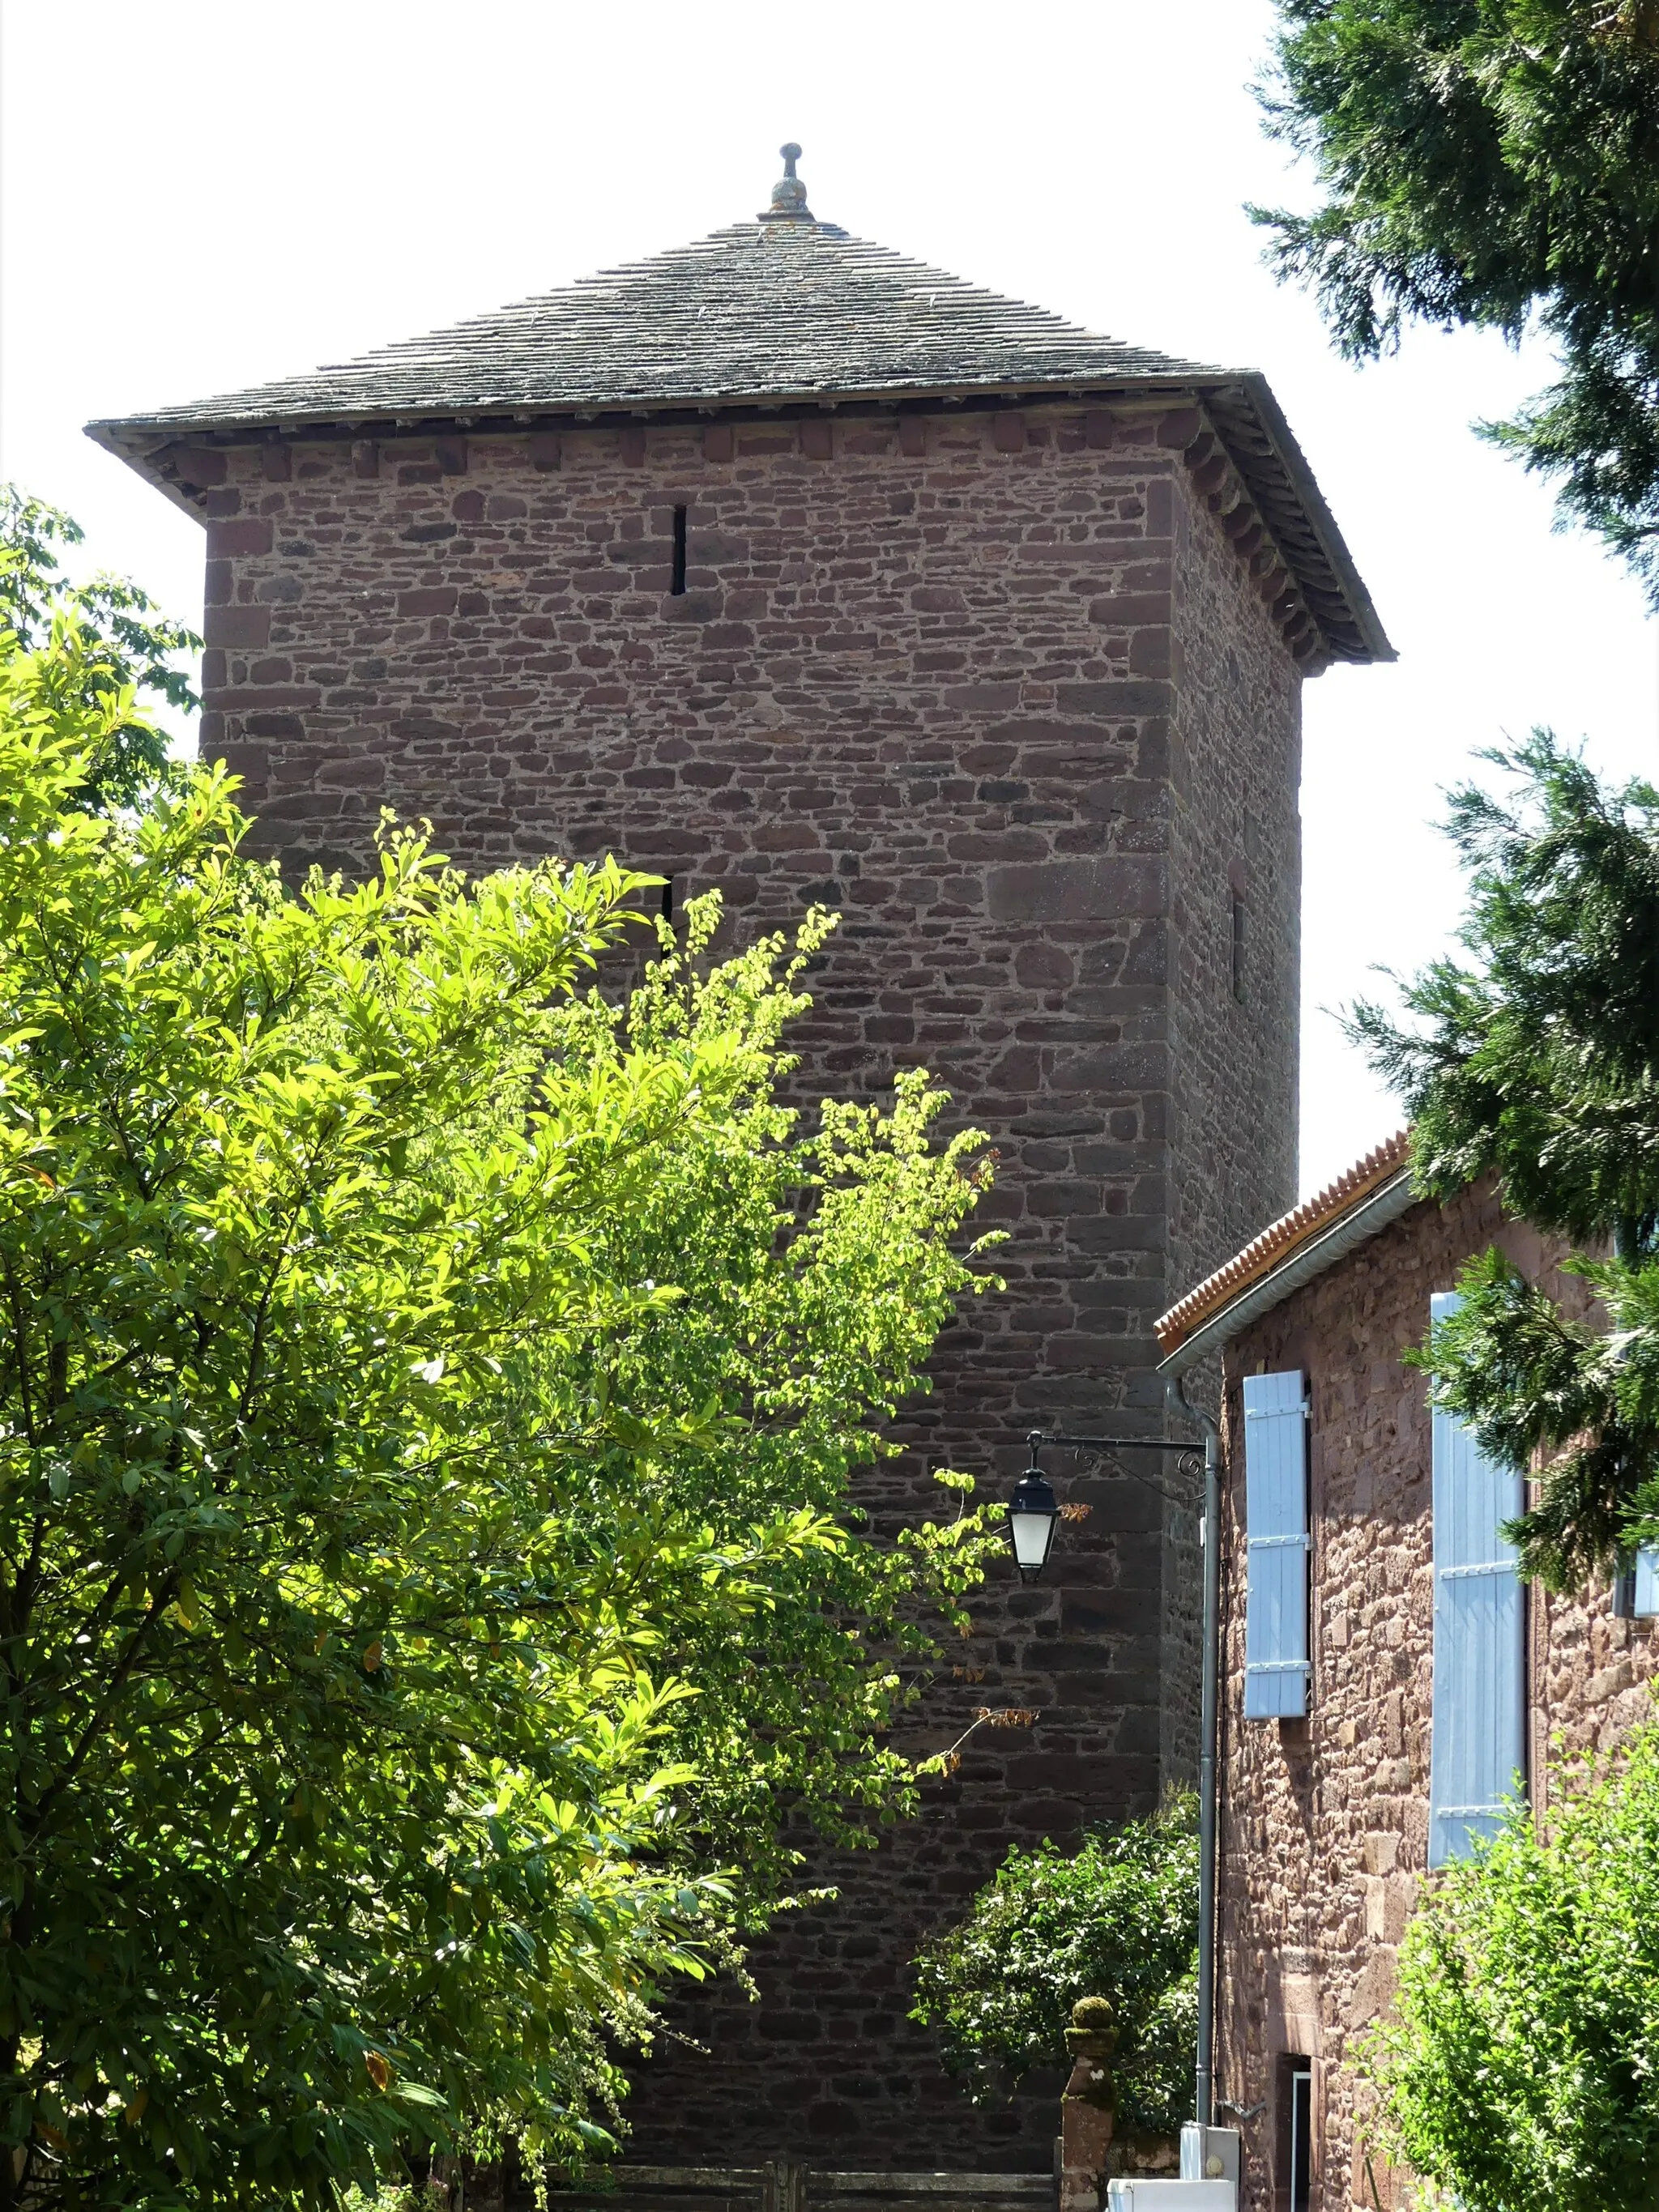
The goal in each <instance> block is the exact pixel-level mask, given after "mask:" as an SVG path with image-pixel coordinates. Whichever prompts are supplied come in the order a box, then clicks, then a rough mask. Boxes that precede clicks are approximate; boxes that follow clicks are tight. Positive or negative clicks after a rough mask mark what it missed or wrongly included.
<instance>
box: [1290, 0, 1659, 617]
mask: <svg viewBox="0 0 1659 2212" xmlns="http://www.w3.org/2000/svg"><path fill="white" fill-rule="evenodd" d="M1279 24H1280V28H1279V36H1278V40H1277V58H1278V68H1277V71H1276V74H1275V76H1274V78H1273V81H1272V82H1271V83H1270V84H1269V86H1268V87H1267V88H1266V90H1265V92H1264V94H1263V97H1264V100H1265V105H1266V109H1267V118H1268V127H1269V129H1270V130H1271V131H1273V133H1274V135H1276V136H1277V137H1279V138H1281V139H1284V140H1285V141H1287V142H1288V143H1290V144H1291V145H1292V146H1294V147H1295V148H1297V149H1298V150H1299V151H1300V152H1302V153H1303V154H1304V155H1308V156H1309V157H1310V160H1311V161H1312V162H1313V163H1314V165H1315V167H1316V171H1317V174H1318V179H1319V185H1320V202H1319V204H1318V206H1317V207H1316V210H1315V211H1314V212H1313V213H1312V214H1311V215H1308V216H1303V215H1297V214H1294V213H1289V212H1286V211H1285V210H1267V209H1259V208H1258V209H1253V210H1251V213H1252V214H1253V216H1255V219H1256V220H1257V221H1258V222H1263V223H1266V224H1268V225H1270V226H1271V227H1272V228H1273V231H1274V233H1275V234H1276V236H1275V240H1274V245H1273V258H1274V259H1275V260H1276V262H1277V264H1278V266H1279V270H1280V273H1281V274H1282V275H1284V276H1292V277H1296V278H1298V279H1300V280H1301V281H1302V282H1304V283H1307V284H1309V285H1310V286H1311V287H1312V289H1313V290H1314V292H1315V293H1316V296H1317V298H1318V301H1319V304H1320V307H1321V309H1322V313H1323V315H1324V318H1325V320H1326V322H1327V324H1328V326H1329V328H1330V330H1331V331H1332V334H1333V335H1334V338H1335V340H1336V343H1337V344H1338V345H1339V347H1340V349H1341V350H1342V351H1343V352H1344V353H1345V354H1346V355H1347V356H1349V357H1350V358H1351V359H1364V358H1367V357H1369V356H1375V355H1376V354H1378V353H1379V352H1381V351H1382V350H1383V349H1384V348H1386V347H1389V346H1390V345H1392V344H1394V343H1395V342H1396V341H1397V338H1398V337H1399V333H1400V331H1401V326H1402V325H1403V324H1404V323H1406V322H1407V321H1409V320H1413V319H1419V320H1422V321H1425V322H1428V323H1432V324H1437V325H1441V326H1442V327H1449V326H1451V325H1455V324H1472V325H1477V326H1482V327H1486V328H1490V329H1496V330H1499V331H1503V333H1504V336H1505V337H1508V338H1510V340H1512V341H1513V340H1516V339H1518V338H1519V337H1521V335H1522V332H1523V331H1526V330H1527V329H1528V328H1529V327H1534V326H1535V327H1536V328H1537V329H1538V330H1540V331H1541V332H1542V333H1543V334H1544V335H1545V336H1546V337H1547V338H1548V339H1549V340H1550V341H1551V342H1552V343H1553V347H1554V349H1555V350H1556V352H1557V354H1558V356H1559V362H1560V372H1561V373H1560V376H1559V380H1558V381H1557V382H1556V383H1555V384H1554V385H1553V386H1551V387H1550V388H1549V389H1548V390H1547V391H1546V392H1544V393H1542V394H1541V397H1540V398H1538V399H1536V400H1535V401H1534V402H1533V403H1532V404H1530V405H1529V406H1528V407H1526V408H1524V409H1523V410H1522V411H1521V413H1520V414H1519V415H1517V416H1516V418H1515V419H1514V420H1513V421H1511V422H1495V423H1488V424H1485V425H1483V426H1482V428H1483V432H1484V435H1486V436H1487V437H1489V438H1491V439H1492V440H1494V441H1496V442H1497V443H1498V444H1499V445H1500V446H1502V447H1504V448H1505V449H1506V450H1507V451H1509V452H1510V453H1515V454H1516V455H1518V456H1519V458H1520V459H1522V461H1523V462H1524V463H1525V464H1526V465H1527V466H1528V468H1530V469H1534V470H1540V471H1543V472H1544V473H1545V474H1546V475H1547V476H1549V477H1553V478H1554V479H1556V481H1557V482H1558V483H1559V494H1560V503H1561V512H1562V513H1563V516H1564V517H1571V518H1572V519H1574V520H1578V521H1582V522H1583V523H1586V524H1588V525H1589V527H1590V528H1591V529H1592V530H1595V531H1597V532H1600V533H1601V536H1602V537H1603V538H1605V539H1606V541H1607V543H1608V544H1610V545H1611V546H1613V548H1614V549H1615V550H1617V551H1618V552H1619V553H1620V554H1621V555H1623V556H1625V557H1626V559H1628V561H1629V562H1631V564H1632V567H1633V568H1635V569H1636V570H1637V572H1638V574H1641V575H1642V576H1643V577H1644V579H1645V580H1646V581H1647V584H1648V586H1649V589H1650V593H1651V594H1652V595H1653V597H1654V599H1655V600H1656V603H1659V283H1656V280H1655V275H1654V271H1655V267H1656V262H1659V6H1656V4H1655V0H1279Z"/></svg>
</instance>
